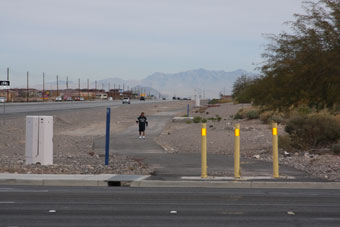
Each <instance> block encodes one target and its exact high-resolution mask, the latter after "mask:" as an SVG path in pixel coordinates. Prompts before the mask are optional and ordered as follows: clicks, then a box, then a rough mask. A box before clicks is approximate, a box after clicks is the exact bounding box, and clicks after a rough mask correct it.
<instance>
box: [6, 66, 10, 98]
mask: <svg viewBox="0 0 340 227" xmlns="http://www.w3.org/2000/svg"><path fill="white" fill-rule="evenodd" d="M7 80H8V81H9V67H7ZM6 101H7V102H9V90H8V89H7V98H6Z"/></svg>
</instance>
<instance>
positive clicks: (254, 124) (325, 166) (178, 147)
mask: <svg viewBox="0 0 340 227" xmlns="http://www.w3.org/2000/svg"><path fill="white" fill-rule="evenodd" d="M247 106H249V105H242V104H239V105H234V104H231V103H230V104H222V105H219V106H218V107H210V108H208V109H206V110H205V111H204V112H203V113H199V112H198V109H193V110H192V111H191V116H200V117H202V118H206V119H207V118H212V117H214V118H216V115H219V116H220V117H221V118H222V119H221V121H219V122H218V121H212V120H208V122H207V139H208V154H209V153H218V154H226V155H232V154H233V147H234V125H235V124H236V123H240V125H241V130H240V131H241V137H240V139H241V157H244V158H250V159H259V160H265V161H269V162H271V160H272V153H271V151H272V132H271V126H270V125H266V124H263V123H262V122H261V121H260V120H233V118H232V115H234V114H235V113H236V112H237V111H238V110H239V109H240V108H243V107H247ZM200 130H201V124H195V123H191V124H188V123H186V122H172V123H170V124H168V125H167V127H166V129H165V130H164V131H163V132H162V134H161V136H160V137H159V138H157V142H158V143H159V144H160V145H161V146H163V147H164V149H165V150H167V151H168V152H171V153H176V152H183V153H186V152H201V150H200V149H201V134H200V133H201V132H200ZM278 133H279V135H284V134H286V133H285V132H284V125H279V126H278ZM314 153H319V154H320V153H325V154H323V155H318V154H314ZM279 161H280V163H281V164H287V165H289V166H293V167H295V168H296V169H299V170H303V171H306V172H308V173H309V174H311V175H312V176H314V177H319V178H324V179H329V180H336V181H340V165H339V164H340V156H339V155H335V154H332V153H331V152H324V151H322V150H319V151H313V153H312V152H307V151H306V152H299V153H295V154H292V155H290V154H287V152H285V151H283V150H280V156H279Z"/></svg>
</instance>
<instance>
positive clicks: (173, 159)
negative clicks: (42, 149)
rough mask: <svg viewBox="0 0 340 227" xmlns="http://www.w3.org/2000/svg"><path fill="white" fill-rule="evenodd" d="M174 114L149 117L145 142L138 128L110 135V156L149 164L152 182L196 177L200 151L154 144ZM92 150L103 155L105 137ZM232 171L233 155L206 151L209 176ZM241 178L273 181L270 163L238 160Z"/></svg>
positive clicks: (296, 174)
mask: <svg viewBox="0 0 340 227" xmlns="http://www.w3.org/2000/svg"><path fill="white" fill-rule="evenodd" d="M174 115H176V112H161V113H157V114H155V115H152V116H148V121H149V127H148V128H147V129H146V133H147V138H146V139H139V138H138V132H137V129H138V128H137V125H136V126H131V127H129V128H128V129H126V130H125V131H124V132H122V133H119V134H114V135H112V136H111V138H110V153H117V154H124V155H128V156H129V157H131V158H133V159H136V160H140V161H143V162H144V163H146V164H148V165H149V166H150V167H151V168H153V169H154V170H155V171H154V173H153V174H152V176H151V178H150V179H151V180H185V177H195V176H196V177H199V176H200V173H201V166H200V165H201V157H200V153H199V152H197V153H168V152H166V151H165V150H164V149H163V148H162V147H161V146H160V145H158V144H157V143H156V142H155V141H154V139H155V138H156V137H157V136H159V135H160V133H161V131H162V130H163V128H164V127H165V125H166V123H168V122H169V121H171V119H172V118H173V116H174ZM94 148H95V149H96V150H97V151H98V152H104V150H105V140H104V138H99V139H97V140H95V142H94ZM233 168H234V167H233V157H232V156H226V155H218V154H209V151H208V175H210V176H229V177H231V176H233V171H234V170H233ZM241 175H242V176H243V177H260V178H259V179H257V180H272V179H271V176H272V164H271V163H270V162H265V161H260V160H250V159H244V160H241ZM280 175H281V176H282V177H283V178H282V179H281V180H284V181H287V180H293V179H299V180H300V181H310V180H311V179H310V178H309V176H308V175H307V174H306V173H304V172H302V171H299V170H296V169H295V168H292V167H289V166H284V165H281V166H280ZM261 177H262V178H261ZM190 180H194V179H193V178H191V179H190ZM315 180H317V179H313V181H315Z"/></svg>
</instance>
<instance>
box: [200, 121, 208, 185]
mask: <svg viewBox="0 0 340 227" xmlns="http://www.w3.org/2000/svg"><path fill="white" fill-rule="evenodd" d="M207 167H208V166H207V124H206V123H202V149H201V178H207V177H208V174H207Z"/></svg>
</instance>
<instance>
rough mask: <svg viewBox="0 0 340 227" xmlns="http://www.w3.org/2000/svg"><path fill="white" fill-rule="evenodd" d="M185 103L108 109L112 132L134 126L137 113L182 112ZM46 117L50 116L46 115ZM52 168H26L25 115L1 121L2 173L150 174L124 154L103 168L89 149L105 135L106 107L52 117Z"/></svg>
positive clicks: (58, 114)
mask: <svg viewBox="0 0 340 227" xmlns="http://www.w3.org/2000/svg"><path fill="white" fill-rule="evenodd" d="M186 105H187V102H185V101H176V102H162V103H146V104H142V105H139V104H138V105H123V106H120V107H119V108H118V107H116V106H114V107H112V109H111V125H110V127H111V133H117V132H119V131H121V130H123V129H125V128H127V127H128V126H131V125H134V124H136V123H135V121H136V118H137V117H138V115H139V114H140V112H142V111H143V112H145V113H146V115H152V114H154V113H156V112H163V111H171V110H175V109H178V108H183V109H185V108H186ZM48 115H49V114H48ZM53 120H54V165H53V166H41V165H39V164H32V165H25V125H26V122H25V121H26V119H25V116H16V117H11V118H8V119H6V121H3V120H2V119H1V121H0V172H2V173H63V174H99V173H116V174H149V173H150V172H152V170H151V169H149V168H148V167H147V166H146V165H144V164H143V163H141V162H139V161H135V160H131V159H130V158H129V157H127V156H124V155H112V154H111V155H110V163H109V165H108V166H105V165H104V157H103V155H102V153H101V154H99V153H96V152H94V151H93V150H92V144H93V140H94V138H97V137H101V136H104V135H105V120H106V108H93V109H82V110H71V111H63V112H57V113H55V114H53Z"/></svg>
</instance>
